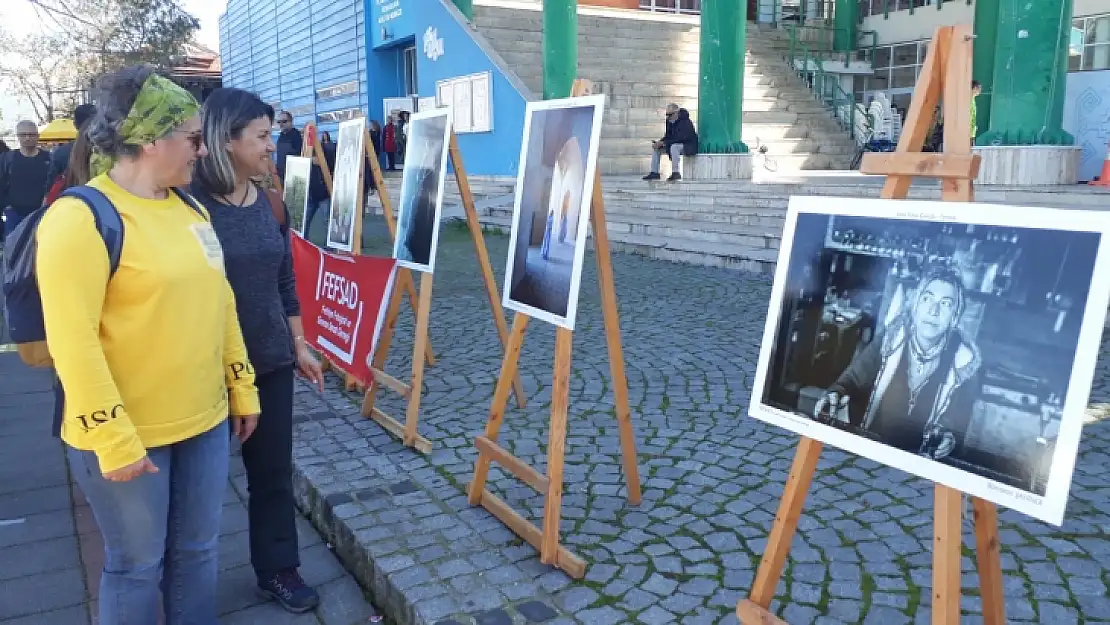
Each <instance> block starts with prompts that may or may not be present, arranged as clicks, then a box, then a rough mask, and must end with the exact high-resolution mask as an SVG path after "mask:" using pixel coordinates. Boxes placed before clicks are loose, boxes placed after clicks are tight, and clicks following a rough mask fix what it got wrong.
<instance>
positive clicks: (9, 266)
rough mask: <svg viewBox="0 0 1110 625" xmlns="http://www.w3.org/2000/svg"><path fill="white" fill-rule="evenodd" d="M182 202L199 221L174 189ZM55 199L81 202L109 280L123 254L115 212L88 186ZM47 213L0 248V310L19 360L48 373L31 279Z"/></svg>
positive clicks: (35, 216) (120, 225) (22, 227)
mask: <svg viewBox="0 0 1110 625" xmlns="http://www.w3.org/2000/svg"><path fill="white" fill-rule="evenodd" d="M173 191H174V193H175V194H176V195H177V196H178V197H179V198H181V200H182V201H183V202H185V203H186V204H188V205H189V206H190V207H192V208H193V210H195V211H196V212H197V213H198V214H199V215H201V216H202V217H204V211H203V210H202V209H201V208H200V207H199V206H198V205H197V203H196V200H194V199H193V198H192V197H190V196H189V194H187V193H185V192H183V191H181V190H178V189H174V190H173ZM60 197H72V198H76V199H79V200H81V201H82V202H84V203H85V204H86V205H87V206H88V207H89V210H90V211H92V214H93V220H94V221H95V223H96V230H97V232H99V233H100V236H101V238H102V239H104V248H105V250H106V251H107V254H108V262H109V267H110V269H109V279H111V277H110V276H112V275H114V274H115V273H116V270H117V269H118V268H119V262H120V255H121V254H122V253H123V234H124V233H123V220H122V219H121V218H120V214H119V211H118V210H116V207H115V206H114V205H113V204H112V202H111V200H109V199H108V197H107V196H105V195H104V194H103V193H101V192H100V191H98V190H97V189H94V188H93V187H90V186H80V187H71V188H69V189H66V190H65V191H63V192H62V194H61V196H60ZM48 209H49V207H45V206H44V207H43V208H40V209H38V210H36V211H35V212H33V213H31V214H30V215H28V216H27V217H26V218H24V219H23V221H21V222H20V223H19V225H18V226H16V228H15V230H13V231H12V233H11V234H10V235H8V238H7V239H6V241H5V242H4V304H5V307H6V308H7V320H8V332H9V334H11V339H12V342H13V343H15V345H16V349H17V350H18V352H19V356H20V358H21V359H22V360H23V362H25V363H26V364H28V365H30V366H32V367H50V366H51V365H52V364H53V360H52V359H51V357H50V350H49V349H48V348H47V345H46V326H45V324H44V323H43V316H42V297H41V296H40V294H39V285H38V280H37V279H36V275H35V250H36V247H37V246H36V244H35V237H36V232H37V230H38V226H39V222H40V221H42V216H43V215H44V214H45V213H46V211H47V210H48Z"/></svg>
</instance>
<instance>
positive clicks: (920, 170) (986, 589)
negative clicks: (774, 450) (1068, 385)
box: [736, 25, 1006, 625]
mask: <svg viewBox="0 0 1110 625" xmlns="http://www.w3.org/2000/svg"><path fill="white" fill-rule="evenodd" d="M971 33H972V30H971V26H968V25H960V26H945V27H942V28H939V29H937V31H936V34H935V35H933V41H932V46H930V48H929V52H928V54H927V56H926V57H925V64H924V65H923V66H922V67H921V74H920V76H919V77H918V80H917V86H916V88H915V89H914V93H913V101H912V103H911V104H910V110H909V114H908V115H907V116H906V124H905V127H904V128H903V132H902V138H901V139H900V140H899V141H898V148H897V150H896V151H895V152H892V153H888V154H866V155H865V156H864V159H863V165H862V167H861V168H860V169H861V171H862V172H863V173H866V174H879V175H885V176H886V177H887V179H886V183H885V184H884V185H883V191H882V196H881V197H882V198H884V199H905V197H906V195H907V194H908V193H909V189H910V184H911V183H912V182H913V178H914V177H915V176H920V177H924V178H938V179H940V181H941V185H942V186H941V199H943V200H945V201H949V202H970V201H972V200H973V199H974V192H973V190H972V181H973V180H974V179H975V177H976V176H977V175H978V173H979V157H978V156H973V155H972V154H971V120H970V117H971V62H972V45H973V38H972V35H971ZM938 100H943V105H944V120H945V124H944V152H943V153H940V154H923V153H921V152H920V150H921V147H922V145H924V142H925V137H926V134H927V133H928V131H929V127H930V126H931V122H932V115H933V111H935V110H936V105H937V102H938ZM822 447H823V445H822V443H821V442H819V441H816V440H813V439H811V438H806V437H802V440H801V442H800V443H799V444H798V451H797V453H795V455H794V464H793V465H792V466H791V468H790V475H789V477H788V478H787V480H786V487H785V489H784V491H783V495H782V500H781V501H780V502H779V509H778V513H777V514H776V515H775V522H774V525H773V526H772V527H771V535H770V537H769V538H768V540H767V547H766V550H765V551H764V553H763V559H762V561H761V562H760V565H759V570H758V572H757V574H756V578H755V582H754V583H753V585H752V590H751V594H750V595H749V597H748V598H747V599H744V600H742V601H740V603H739V604H738V605H737V606H736V615H737V616H738V617H739V618H740V621H741V622H742V623H744V624H745V625H757V624H758V625H776V624H780V625H781V624H783V623H784V621H782V620H780V619H779V618H777V617H776V616H775V615H774V614H772V613H771V612H770V611H769V608H770V605H771V600H772V599H773V598H774V595H775V587H776V586H777V585H778V582H779V577H780V576H781V575H782V570H783V566H784V565H785V564H786V556H787V553H788V552H789V551H790V543H791V541H792V540H793V538H794V531H795V530H796V529H797V526H798V519H799V517H800V516H801V513H802V505H803V504H804V502H805V497H806V493H807V492H808V491H809V485H810V481H811V480H812V479H813V472H814V470H815V469H816V467H817V461H818V459H819V458H820V456H821V449H822ZM934 492H935V494H934V503H933V507H934V508H933V588H932V591H933V602H932V622H933V625H957V624H958V623H959V622H960V556H961V553H960V549H961V545H962V538H963V535H962V529H963V528H962V524H961V521H962V519H961V515H962V512H963V510H962V506H961V504H962V498H963V494H962V493H961V492H960V491H958V490H956V489H953V488H949V487H947V486H942V485H940V484H937V485H936V486H935V491H934ZM972 504H973V509H974V517H975V545H976V560H977V564H978V568H979V589H980V594H981V597H982V602H983V622H984V623H986V624H987V625H1004V624H1005V622H1006V616H1005V605H1004V600H1003V594H1002V566H1001V558H1000V547H999V539H998V509H997V507H996V506H995V505H994V504H993V503H990V502H988V501H984V500H982V499H979V498H977V497H973V498H972Z"/></svg>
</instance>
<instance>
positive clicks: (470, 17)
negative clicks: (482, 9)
mask: <svg viewBox="0 0 1110 625" xmlns="http://www.w3.org/2000/svg"><path fill="white" fill-rule="evenodd" d="M454 2H455V7H456V8H458V10H459V13H462V14H463V17H465V18H466V19H467V21H468V22H473V21H474V0H454Z"/></svg>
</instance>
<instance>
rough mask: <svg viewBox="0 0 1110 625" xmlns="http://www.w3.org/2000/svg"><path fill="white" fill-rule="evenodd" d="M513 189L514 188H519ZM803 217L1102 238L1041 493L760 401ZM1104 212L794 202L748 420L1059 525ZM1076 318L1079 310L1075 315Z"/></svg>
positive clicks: (1088, 375)
mask: <svg viewBox="0 0 1110 625" xmlns="http://www.w3.org/2000/svg"><path fill="white" fill-rule="evenodd" d="M518 184H519V183H518ZM802 213H808V214H816V215H829V216H838V217H866V218H880V219H890V220H908V221H925V222H935V223H951V224H955V225H960V226H963V225H965V224H973V225H975V226H979V225H982V226H999V227H1006V228H1036V229H1042V230H1049V231H1058V232H1067V231H1074V232H1091V233H1097V234H1100V235H1101V237H1100V240H1099V243H1098V249H1097V254H1096V256H1095V262H1094V267H1093V274H1092V278H1091V283H1090V288H1089V290H1088V292H1087V301H1086V306H1085V307H1084V309H1083V310H1082V314H1083V316H1082V321H1081V325H1080V328H1079V334H1078V343H1077V346H1076V351H1075V358H1074V361H1073V364H1072V370H1071V375H1070V379H1069V380H1068V384H1067V387H1066V389H1067V390H1066V394H1065V397H1064V402H1063V409H1062V418H1061V421H1060V426H1059V432H1058V438H1057V439H1056V444H1055V451H1054V453H1053V456H1052V461H1051V465H1050V468H1049V471H1048V481H1047V487H1046V489H1045V495H1044V496H1043V497H1042V496H1039V495H1037V494H1035V493H1033V492H1030V491H1026V490H1023V489H1021V488H1015V487H1013V486H1010V485H1008V484H1003V483H1001V482H998V481H995V480H993V479H990V478H987V477H983V476H980V475H978V474H976V473H973V472H971V471H965V470H962V469H960V468H957V467H954V466H949V465H947V464H943V463H941V462H938V461H935V460H932V459H929V458H925V457H922V456H919V455H916V454H913V453H910V452H907V451H903V450H902V449H898V448H895V447H891V446H889V445H887V444H885V443H883V442H880V441H876V440H871V439H869V438H866V437H864V436H861V435H857V434H855V433H853V432H851V431H847V430H844V429H840V428H837V427H833V426H830V425H826V424H824V423H821V422H819V421H817V420H814V419H811V418H809V417H807V416H803V415H802V414H800V413H794V412H790V411H787V410H784V409H782V408H779V407H775V406H772V405H769V404H767V403H764V395H765V392H767V389H768V375H769V374H770V371H769V370H770V365H771V362H770V361H771V357H772V352H773V349H774V347H775V343H776V337H777V334H778V326H779V322H780V319H781V318H782V309H783V301H784V289H785V287H786V284H787V281H788V271H789V269H790V266H791V262H790V259H791V251H792V249H793V246H794V242H795V229H796V226H797V223H798V216H799V214H802ZM1108 235H1110V212H1099V211H1081V210H1060V209H1046V208H1027V207H1015V206H994V205H988V204H978V203H975V204H965V203H957V202H925V201H911V200H874V199H860V198H836V197H792V198H791V199H790V206H789V209H788V211H787V216H786V225H785V228H784V231H783V236H782V244H781V248H780V251H779V259H778V265H777V267H776V271H775V279H774V286H773V287H772V291H771V301H770V305H769V310H768V315H767V321H766V326H765V329H764V334H763V340H762V345H761V349H760V355H759V363H758V367H757V370H756V378H755V381H754V386H753V391H752V398H751V404H750V409H749V414H750V415H751V416H752V417H754V418H756V419H759V420H761V421H764V422H766V423H769V424H771V425H775V426H778V427H781V428H784V429H787V430H790V431H792V432H794V433H796V434H799V435H802V436H806V437H809V438H812V439H815V440H819V441H822V442H824V443H826V444H829V445H832V446H835V447H838V448H841V449H844V450H846V451H849V452H852V453H855V454H858V455H860V456H863V457H866V458H869V459H871V460H874V461H876V462H879V463H882V464H884V465H887V466H890V467H894V468H897V469H901V470H903V471H906V472H908V473H911V474H914V475H916V476H919V477H922V478H924V479H927V480H931V481H933V482H936V483H940V484H943V485H945V486H948V487H951V488H954V489H957V490H960V491H962V492H965V493H967V494H970V495H973V496H976V497H980V498H982V499H985V500H988V501H992V502H994V503H996V504H999V505H1002V506H1005V507H1008V508H1012V509H1014V510H1017V511H1019V512H1021V513H1024V514H1027V515H1029V516H1032V517H1035V518H1037V519H1040V520H1042V521H1046V522H1048V523H1053V524H1056V525H1061V524H1062V523H1063V519H1064V512H1065V508H1066V506H1067V500H1068V492H1069V489H1070V486H1071V480H1072V474H1073V472H1074V469H1075V462H1076V456H1077V453H1078V447H1079V440H1080V435H1081V433H1082V430H1083V420H1084V412H1085V410H1086V407H1087V402H1088V400H1089V396H1090V390H1091V383H1092V379H1093V376H1094V371H1095V365H1096V361H1097V359H1098V352H1099V347H1100V344H1101V340H1102V333H1103V324H1104V320H1105V317H1106V313H1107V305H1108V303H1110V236H1108ZM1077 312H1078V311H1077Z"/></svg>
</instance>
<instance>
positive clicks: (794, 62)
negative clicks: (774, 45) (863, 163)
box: [787, 37, 874, 144]
mask: <svg viewBox="0 0 1110 625" xmlns="http://www.w3.org/2000/svg"><path fill="white" fill-rule="evenodd" d="M787 60H788V62H789V63H790V68H791V70H793V71H794V72H795V73H796V74H798V76H800V77H801V78H802V80H804V81H805V82H806V83H807V84H808V85H809V87H810V89H812V90H813V93H814V96H815V97H816V98H817V100H818V101H820V102H821V103H822V104H823V105H825V106H828V107H830V108H832V110H833V116H834V117H835V119H836V121H837V123H839V124H840V126H841V127H842V128H844V129H845V130H847V131H848V134H849V136H851V137H852V139H853V140H854V141H855V142H856V143H857V144H862V143H865V142H867V140H868V139H869V138H870V136H871V130H872V129H873V127H874V120H872V119H871V114H870V113H869V112H868V111H867V110H866V109H864V108H863V107H862V106H860V105H859V103H857V102H856V96H855V94H854V93H850V92H848V91H845V90H844V88H843V87H841V86H840V76H839V75H837V74H833V73H831V72H827V71H825V62H826V60H825V59H823V58H821V56H820V55H816V54H813V53H812V52H810V49H809V47H808V46H807V45H806V44H805V43H803V42H800V41H798V40H797V38H796V37H791V40H790V56H789V58H788V59H787ZM799 61H800V63H799Z"/></svg>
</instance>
